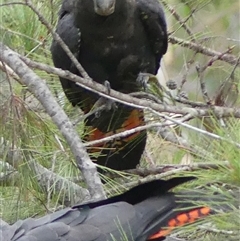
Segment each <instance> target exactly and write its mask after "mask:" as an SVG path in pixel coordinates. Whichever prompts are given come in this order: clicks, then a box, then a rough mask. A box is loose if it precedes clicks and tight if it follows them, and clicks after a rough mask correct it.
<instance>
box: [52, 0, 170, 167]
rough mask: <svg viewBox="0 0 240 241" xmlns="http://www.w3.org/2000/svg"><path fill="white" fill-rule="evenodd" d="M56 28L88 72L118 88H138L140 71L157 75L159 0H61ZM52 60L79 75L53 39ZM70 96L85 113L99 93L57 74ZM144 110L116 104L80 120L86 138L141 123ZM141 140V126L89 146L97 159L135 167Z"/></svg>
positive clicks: (162, 36)
mask: <svg viewBox="0 0 240 241" xmlns="http://www.w3.org/2000/svg"><path fill="white" fill-rule="evenodd" d="M56 32H57V33H58V34H59V35H60V37H61V38H62V39H63V41H64V42H65V44H66V45H67V46H68V47H69V49H70V50H71V51H72V53H73V54H74V55H75V56H76V58H77V59H78V61H79V62H80V63H81V65H82V66H83V68H84V69H85V70H86V72H87V73H88V74H89V76H90V77H91V78H92V79H93V80H94V81H96V82H98V83H105V81H108V82H109V83H110V86H111V88H113V89H115V90H117V91H121V92H123V93H131V92H135V91H138V90H139V87H140V86H139V83H138V82H139V81H138V80H139V79H141V78H139V76H141V75H142V74H144V73H148V74H153V75H156V73H157V71H158V69H159V66H160V60H161V58H162V56H163V55H164V54H165V53H166V51H167V45H168V38H167V29H166V21H165V16H164V12H163V10H162V7H161V5H160V3H159V1H158V0H147V1H146V0H63V3H62V7H61V10H60V14H59V20H58V24H57V28H56ZM51 52H52V58H53V62H54V65H55V66H56V67H58V68H62V69H64V70H69V71H71V72H73V73H75V74H77V75H80V73H79V72H78V70H77V68H76V67H75V65H74V64H73V63H72V62H71V60H70V59H69V57H68V55H67V54H66V53H65V51H64V50H63V49H62V48H61V47H60V45H59V44H58V43H57V42H56V41H55V40H53V43H52V46H51ZM60 81H61V84H62V87H63V90H64V91H65V94H66V96H67V98H68V99H69V100H70V102H71V103H72V104H73V105H74V106H75V105H78V106H79V107H80V108H81V109H82V110H83V112H84V113H88V112H89V111H90V110H91V109H92V108H93V106H94V105H95V103H96V101H97V100H99V96H98V95H97V94H94V93H92V92H90V91H88V90H85V89H83V88H81V87H79V86H77V85H76V84H75V83H74V82H72V81H70V80H67V79H64V78H60ZM143 123H144V114H143V110H141V109H137V108H133V107H130V106H126V105H123V104H119V105H118V108H117V109H116V108H112V109H111V111H107V110H105V111H103V112H102V113H101V115H100V117H97V116H96V115H91V116H89V117H88V118H86V120H85V126H86V130H85V133H86V136H85V140H86V141H92V140H97V139H100V138H103V137H107V136H109V135H112V134H115V133H119V132H122V131H124V130H129V129H132V128H135V127H138V126H141V125H143ZM145 144H146V131H139V132H136V133H134V134H130V135H128V136H127V137H123V138H119V139H115V140H114V141H109V142H106V143H104V144H99V145H96V146H93V148H92V149H91V150H90V152H93V151H96V150H98V151H99V152H101V154H100V155H99V156H98V158H97V163H98V164H100V165H104V166H107V167H110V168H112V169H116V170H125V169H131V168H135V167H136V165H137V164H138V163H139V161H140V158H141V155H142V153H143V151H144V148H145Z"/></svg>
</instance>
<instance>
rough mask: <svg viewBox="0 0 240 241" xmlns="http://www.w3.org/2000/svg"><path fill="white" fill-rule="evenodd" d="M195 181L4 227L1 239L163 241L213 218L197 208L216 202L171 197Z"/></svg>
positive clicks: (145, 188)
mask: <svg viewBox="0 0 240 241" xmlns="http://www.w3.org/2000/svg"><path fill="white" fill-rule="evenodd" d="M192 179H194V177H177V178H172V179H170V180H168V181H163V180H155V181H151V182H148V183H145V184H141V185H139V186H137V187H134V188H132V189H130V190H129V191H127V192H125V193H123V194H121V195H118V196H114V197H112V198H109V199H106V200H101V201H97V202H92V203H87V204H84V205H79V206H74V207H72V208H65V209H63V210H60V211H57V212H55V213H52V214H48V215H46V216H44V217H42V218H39V219H33V218H28V219H26V220H20V221H17V222H16V223H15V224H13V225H11V226H8V225H5V226H3V227H1V228H0V237H2V240H4V241H33V240H34V241H57V240H62V241H65V240H68V241H120V240H132V241H147V240H155V241H160V240H164V239H165V237H166V235H168V234H169V233H171V231H172V230H173V229H174V228H175V227H177V226H181V225H184V224H187V223H192V222H195V221H196V220H198V219H199V218H201V217H204V216H207V215H209V214H211V213H212V212H213V210H212V209H211V208H209V207H200V206H198V207H196V206H194V204H193V202H195V201H196V200H198V201H199V200H203V201H205V202H207V201H211V198H210V197H208V198H206V197H205V198H204V197H202V196H200V195H199V193H197V192H189V193H188V192H178V193H173V192H170V191H169V189H171V188H173V187H175V186H177V185H179V184H182V183H185V182H187V181H190V180H192ZM218 198H219V197H218ZM215 199H217V197H215ZM225 202H226V201H225Z"/></svg>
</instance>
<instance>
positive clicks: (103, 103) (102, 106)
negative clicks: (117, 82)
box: [93, 80, 117, 118]
mask: <svg viewBox="0 0 240 241" xmlns="http://www.w3.org/2000/svg"><path fill="white" fill-rule="evenodd" d="M104 86H105V87H106V91H107V94H110V91H111V85H110V83H109V81H107V80H105V81H104ZM93 108H94V109H96V108H97V109H98V110H97V111H96V112H95V117H96V118H99V117H100V116H101V113H102V112H103V111H104V110H106V111H110V110H116V109H117V104H116V103H115V101H113V100H111V99H107V98H105V97H100V98H99V99H98V100H97V101H96V103H95V104H94V107H93Z"/></svg>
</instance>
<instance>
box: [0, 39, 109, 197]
mask: <svg viewBox="0 0 240 241" xmlns="http://www.w3.org/2000/svg"><path fill="white" fill-rule="evenodd" d="M0 52H1V55H0V60H1V61H2V62H4V63H6V64H7V65H8V66H9V67H11V68H12V69H13V70H14V72H15V73H16V74H17V75H18V76H19V77H20V79H21V81H22V83H23V84H25V85H26V86H27V87H28V88H29V90H30V91H31V92H32V93H33V94H34V95H35V97H36V98H37V99H38V100H39V101H40V102H41V104H42V105H43V107H44V108H45V110H46V112H47V113H48V114H49V116H50V117H51V118H52V120H53V122H54V123H55V124H56V125H57V127H58V128H59V130H60V131H61V133H62V135H63V136H64V137H65V139H66V141H67V142H68V144H69V147H70V148H71V151H72V153H73V155H74V157H75V159H76V163H77V165H78V167H79V169H80V170H81V172H82V174H83V177H84V180H85V182H86V184H87V186H88V189H89V192H90V194H91V196H92V198H93V199H100V198H104V197H105V195H104V190H103V187H102V184H101V180H100V178H99V175H98V173H97V170H96V165H95V164H94V163H93V162H92V161H91V160H90V158H89V156H88V154H87V152H86V149H85V147H84V146H83V143H82V141H81V139H80V138H79V136H78V134H77V132H76V131H75V129H74V127H73V125H72V123H71V121H70V120H69V119H68V117H67V115H66V114H65V112H64V111H63V110H62V109H61V107H60V106H59V105H58V103H57V101H56V100H55V98H54V97H53V96H52V93H51V92H50V90H49V89H48V87H47V85H46V84H45V82H44V81H43V80H42V79H41V78H39V77H38V76H37V75H36V74H35V73H34V72H33V71H32V70H31V69H29V68H28V66H27V65H26V64H25V63H24V62H23V61H22V60H21V59H20V58H19V55H18V54H16V53H15V52H14V51H12V50H10V49H9V48H8V47H6V46H4V45H3V44H2V43H0Z"/></svg>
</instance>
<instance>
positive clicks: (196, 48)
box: [169, 36, 240, 67]
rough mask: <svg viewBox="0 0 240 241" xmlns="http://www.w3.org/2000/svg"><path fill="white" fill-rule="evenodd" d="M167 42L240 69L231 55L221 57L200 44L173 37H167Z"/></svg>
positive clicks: (239, 65)
mask: <svg viewBox="0 0 240 241" xmlns="http://www.w3.org/2000/svg"><path fill="white" fill-rule="evenodd" d="M169 41H170V43H172V44H178V45H181V46H182V47H185V48H189V49H192V50H194V51H195V52H197V53H201V54H204V55H207V56H211V57H215V58H218V59H219V60H221V61H224V62H226V63H229V64H231V65H236V64H237V67H240V64H239V63H238V59H237V58H236V57H235V56H234V55H232V54H224V55H223V54H222V53H221V52H218V51H215V50H213V49H210V48H207V47H204V46H202V45H201V44H197V43H194V42H191V41H187V40H184V39H180V38H177V37H173V36H169ZM217 56H219V57H217Z"/></svg>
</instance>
